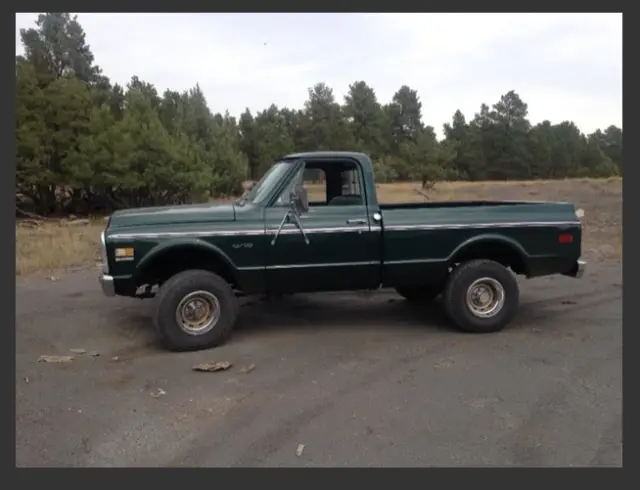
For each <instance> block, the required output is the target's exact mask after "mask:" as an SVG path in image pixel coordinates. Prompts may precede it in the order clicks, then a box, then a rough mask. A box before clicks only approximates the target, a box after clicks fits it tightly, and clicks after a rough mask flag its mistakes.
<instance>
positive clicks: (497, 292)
mask: <svg viewBox="0 0 640 490" xmlns="http://www.w3.org/2000/svg"><path fill="white" fill-rule="evenodd" d="M504 299H505V292H504V287H503V286H502V284H500V282H499V281H497V280H495V279H493V278H491V277H482V278H480V279H476V280H475V281H473V283H472V284H471V286H469V289H467V308H469V311H471V313H472V314H473V315H475V316H477V317H479V318H491V317H493V316H495V315H497V314H498V313H499V312H500V310H502V307H503V306H504Z"/></svg>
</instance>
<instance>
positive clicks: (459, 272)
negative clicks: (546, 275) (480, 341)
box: [443, 259, 520, 333]
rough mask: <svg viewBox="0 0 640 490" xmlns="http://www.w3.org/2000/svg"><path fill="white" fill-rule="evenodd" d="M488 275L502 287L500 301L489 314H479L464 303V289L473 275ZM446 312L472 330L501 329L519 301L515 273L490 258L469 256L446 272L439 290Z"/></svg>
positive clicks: (476, 331)
mask: <svg viewBox="0 0 640 490" xmlns="http://www.w3.org/2000/svg"><path fill="white" fill-rule="evenodd" d="M483 277H489V278H492V279H494V280H496V281H498V282H499V283H500V284H501V285H502V287H503V288H504V304H503V306H502V308H501V309H500V311H499V312H498V313H497V314H496V315H495V316H493V317H490V318H480V317H478V316H476V315H474V314H473V313H472V310H471V309H470V308H469V307H468V306H467V300H466V296H467V290H468V289H469V287H470V286H471V284H472V283H473V281H475V280H476V279H480V278H483ZM443 300H444V301H443V302H444V308H445V311H446V313H447V316H448V317H449V318H450V320H451V321H452V322H453V323H454V324H455V326H456V327H457V328H458V329H460V330H462V331H464V332H472V333H492V332H498V331H500V330H502V329H503V328H504V327H505V326H507V324H508V323H509V322H510V321H511V320H512V319H513V317H514V315H515V314H516V312H517V310H518V305H519V303H520V288H519V287H518V282H517V280H516V277H515V275H514V274H513V273H512V272H511V271H510V270H509V269H507V268H506V267H504V266H503V265H501V264H499V263H497V262H495V261H493V260H485V259H480V260H471V261H469V262H465V263H463V264H460V265H459V266H458V267H456V268H455V269H454V270H453V271H452V272H451V274H450V276H449V279H448V281H447V285H446V287H445V290H444V294H443Z"/></svg>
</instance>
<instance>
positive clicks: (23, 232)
mask: <svg viewBox="0 0 640 490" xmlns="http://www.w3.org/2000/svg"><path fill="white" fill-rule="evenodd" d="M103 229H104V221H103V220H102V219H101V220H95V221H91V222H90V223H89V224H88V225H78V226H64V225H60V224H58V223H55V222H52V223H45V224H43V225H41V226H38V227H37V228H32V227H27V226H22V225H21V224H20V223H18V224H17V225H16V275H19V276H20V275H27V274H32V273H34V272H46V273H50V272H52V271H56V270H60V269H67V268H70V267H75V266H82V265H86V264H91V263H95V262H96V261H98V260H100V232H101V231H102V230H103Z"/></svg>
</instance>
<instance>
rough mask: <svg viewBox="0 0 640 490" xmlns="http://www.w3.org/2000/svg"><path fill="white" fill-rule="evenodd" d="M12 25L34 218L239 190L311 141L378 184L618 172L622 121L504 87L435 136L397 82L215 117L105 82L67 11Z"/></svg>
mask: <svg viewBox="0 0 640 490" xmlns="http://www.w3.org/2000/svg"><path fill="white" fill-rule="evenodd" d="M20 35H21V40H22V43H23V46H24V55H23V56H17V57H16V88H17V91H16V97H17V105H16V142H17V145H16V163H17V168H16V198H17V200H19V201H20V206H23V209H27V208H28V209H30V210H31V211H34V212H36V213H38V214H42V215H50V214H55V213H70V212H71V213H87V212H107V211H111V210H114V209H118V208H123V207H131V206H143V205H161V204H169V203H185V202H193V201H199V200H203V199H207V198H208V197H209V196H220V195H235V194H237V193H239V192H241V189H242V187H241V183H242V182H243V181H244V180H247V179H253V180H255V179H257V178H259V177H260V176H261V174H262V173H263V172H264V171H265V169H266V168H267V167H268V166H269V165H270V164H271V163H272V162H273V161H274V160H275V159H277V158H278V157H280V156H283V155H285V154H288V153H292V152H297V151H307V150H328V149H334V150H335V149H340V150H355V151H362V152H365V153H368V154H370V155H371V157H372V158H373V160H374V165H375V172H376V179H377V181H378V182H391V181H404V180H417V181H421V182H422V183H423V184H424V185H429V184H430V183H433V182H436V181H438V180H443V179H447V180H456V179H461V180H488V179H491V180H502V179H555V178H565V177H609V176H614V175H620V174H621V172H622V129H621V128H618V127H616V126H609V127H608V128H606V129H604V130H602V131H601V130H598V131H596V132H595V133H593V134H589V135H585V134H583V133H581V131H580V130H579V129H578V127H576V125H575V124H574V123H572V122H568V121H567V122H561V123H559V124H552V123H551V122H549V121H544V122H541V123H539V124H536V125H532V124H531V123H530V122H529V120H528V119H527V104H526V103H525V102H524V101H523V100H522V99H521V98H520V96H519V95H518V94H517V93H516V92H514V91H509V92H507V93H505V94H504V95H503V96H502V97H501V98H500V100H499V101H497V102H496V103H495V104H493V105H492V106H489V105H487V104H482V105H481V106H480V108H479V111H478V113H476V114H475V116H474V117H473V119H470V120H466V119H465V117H464V115H463V114H462V113H461V112H460V111H456V112H455V114H453V117H452V120H451V121H450V122H449V123H446V124H445V125H444V138H442V139H441V140H440V141H438V139H437V138H436V133H435V130H434V128H433V127H430V126H425V125H424V124H423V123H422V113H423V108H422V104H421V102H420V98H419V96H418V93H417V92H416V90H413V89H412V88H410V87H408V86H402V87H400V88H399V90H398V91H397V92H396V94H395V95H394V96H393V98H392V100H391V101H390V102H389V103H386V104H384V103H381V102H380V101H378V99H377V98H376V94H375V91H374V89H373V88H372V87H370V86H369V85H368V84H367V83H366V82H364V81H356V82H354V83H353V84H352V85H350V86H349V90H348V93H347V95H346V96H345V97H344V100H343V101H339V100H336V97H335V96H334V93H333V91H332V89H331V88H330V87H328V86H327V85H326V84H324V83H318V84H317V85H315V86H314V87H312V88H310V89H309V93H308V99H307V101H306V102H305V104H304V107H302V108H298V109H293V108H286V107H278V106H276V105H271V106H270V107H267V108H265V109H264V110H262V111H259V112H257V113H255V114H252V113H251V112H250V111H249V110H248V109H247V110H246V111H245V112H244V113H243V114H242V115H241V116H240V117H239V118H234V117H232V116H231V115H230V114H229V113H225V114H219V113H216V114H214V113H212V112H211V111H210V110H209V108H208V106H207V101H206V99H205V97H204V95H203V93H202V91H201V90H200V88H199V86H198V85H195V86H194V88H192V89H191V90H188V91H186V92H182V93H180V92H176V91H172V90H166V91H165V92H164V93H163V94H159V93H158V91H157V90H156V88H155V87H154V86H153V84H152V83H151V81H145V80H140V79H139V78H138V77H136V76H133V77H132V78H131V81H130V82H129V83H128V84H127V85H126V86H125V87H122V86H120V85H118V84H112V83H111V82H110V81H109V78H108V77H107V76H106V75H105V74H104V73H103V72H102V70H101V69H100V67H99V66H98V64H96V62H95V60H94V57H93V54H92V53H91V49H90V46H89V44H88V43H87V40H86V37H85V33H84V31H83V29H82V27H81V25H80V24H79V22H78V21H77V18H76V17H72V16H71V15H70V14H68V13H46V14H41V15H40V16H39V17H38V20H37V22H36V24H35V25H34V27H33V28H30V29H22V30H21V32H20ZM174 69H180V67H175V68H174ZM213 96H215V94H213ZM220 96H223V95H222V94H220ZM425 110H428V108H426V109H425Z"/></svg>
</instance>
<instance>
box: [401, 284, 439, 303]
mask: <svg viewBox="0 0 640 490" xmlns="http://www.w3.org/2000/svg"><path fill="white" fill-rule="evenodd" d="M396 292H397V293H398V294H399V295H400V296H402V297H403V298H404V299H406V300H407V301H409V302H411V303H423V302H429V301H433V300H434V299H436V298H437V297H438V296H439V295H440V294H441V293H442V289H441V288H436V287H424V286H400V287H397V288H396Z"/></svg>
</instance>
